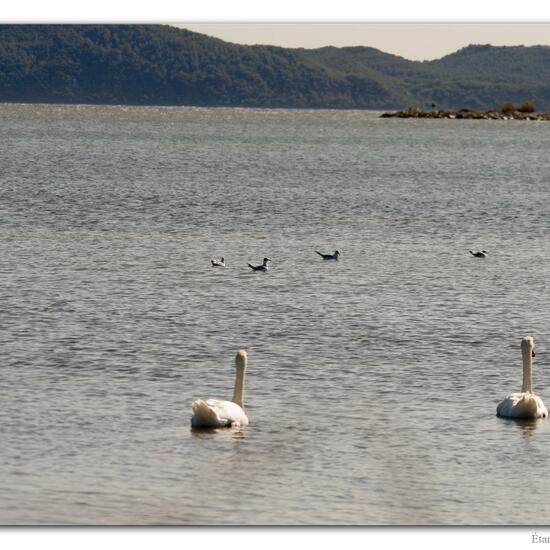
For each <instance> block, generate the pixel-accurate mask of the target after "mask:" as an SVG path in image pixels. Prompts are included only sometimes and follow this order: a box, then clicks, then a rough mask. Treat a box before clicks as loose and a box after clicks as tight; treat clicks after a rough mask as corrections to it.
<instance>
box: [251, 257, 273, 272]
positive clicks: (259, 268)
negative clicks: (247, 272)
mask: <svg viewBox="0 0 550 550" xmlns="http://www.w3.org/2000/svg"><path fill="white" fill-rule="evenodd" d="M270 261H271V260H270V259H269V258H264V263H263V264H262V265H252V264H248V267H249V268H250V269H252V270H253V271H267V262H270Z"/></svg>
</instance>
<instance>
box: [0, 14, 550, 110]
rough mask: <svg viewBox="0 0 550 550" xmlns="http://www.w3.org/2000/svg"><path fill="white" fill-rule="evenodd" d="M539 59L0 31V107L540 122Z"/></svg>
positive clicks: (180, 35) (544, 72)
mask: <svg viewBox="0 0 550 550" xmlns="http://www.w3.org/2000/svg"><path fill="white" fill-rule="evenodd" d="M549 77H550V47H543V46H537V47H530V48H526V47H513V48H502V47H492V46H469V47H467V48H463V49H462V50H460V51H458V52H456V53H454V54H451V55H449V56H446V57H444V58H442V59H439V60H436V61H429V62H416V61H409V60H407V59H404V58H402V57H398V56H395V55H390V54H387V53H384V52H381V51H379V50H376V49H374V48H366V47H354V48H333V47H327V48H320V49H316V50H305V49H301V48H298V49H288V48H278V47H274V46H241V45H238V44H231V43H228V42H224V41H222V40H218V39H215V38H211V37H208V36H205V35H202V34H197V33H193V32H190V31H187V30H184V29H179V28H175V27H170V26H164V25H0V101H3V102H47V103H51V102H55V103H100V104H137V105H146V104H154V105H204V106H248V107H312V108H329V107H330V108H369V109H398V108H403V107H408V106H418V107H421V108H424V107H426V106H430V105H431V104H432V103H433V104H435V105H437V107H440V108H446V109H451V108H459V107H464V106H468V107H471V108H474V109H490V108H498V106H499V105H501V104H502V103H503V102H505V101H511V102H514V103H522V102H524V101H526V100H530V101H533V102H534V103H535V104H536V105H537V107H538V108H540V109H547V110H550V84H548V83H550V78H549Z"/></svg>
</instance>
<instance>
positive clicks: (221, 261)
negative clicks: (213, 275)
mask: <svg viewBox="0 0 550 550" xmlns="http://www.w3.org/2000/svg"><path fill="white" fill-rule="evenodd" d="M210 261H211V262H212V267H225V258H223V257H222V258H220V259H219V260H210Z"/></svg>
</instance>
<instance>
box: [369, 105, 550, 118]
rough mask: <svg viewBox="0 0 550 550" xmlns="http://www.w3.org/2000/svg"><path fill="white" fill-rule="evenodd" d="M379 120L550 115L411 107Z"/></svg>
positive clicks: (543, 116)
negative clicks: (431, 109)
mask: <svg viewBox="0 0 550 550" xmlns="http://www.w3.org/2000/svg"><path fill="white" fill-rule="evenodd" d="M380 117H381V118H449V119H469V120H550V113H538V112H533V113H524V112H521V111H510V112H506V113H503V112H501V111H484V112H481V111H474V110H473V109H460V110H459V111H426V110H424V109H417V108H415V107H411V108H410V109H405V110H403V111H395V112H393V113H382V114H381V115H380Z"/></svg>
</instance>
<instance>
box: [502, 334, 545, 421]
mask: <svg viewBox="0 0 550 550" xmlns="http://www.w3.org/2000/svg"><path fill="white" fill-rule="evenodd" d="M533 346H534V342H533V338H532V337H531V336H525V338H523V339H522V341H521V355H522V358H523V384H522V387H521V392H517V393H512V394H510V395H509V396H508V397H506V399H504V400H503V401H501V402H500V403H499V404H498V406H497V416H502V417H505V418H546V417H547V416H548V410H547V408H546V407H545V406H544V403H543V402H542V399H541V398H540V397H538V396H536V395H535V394H534V393H533V367H532V357H533V355H534V353H533Z"/></svg>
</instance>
